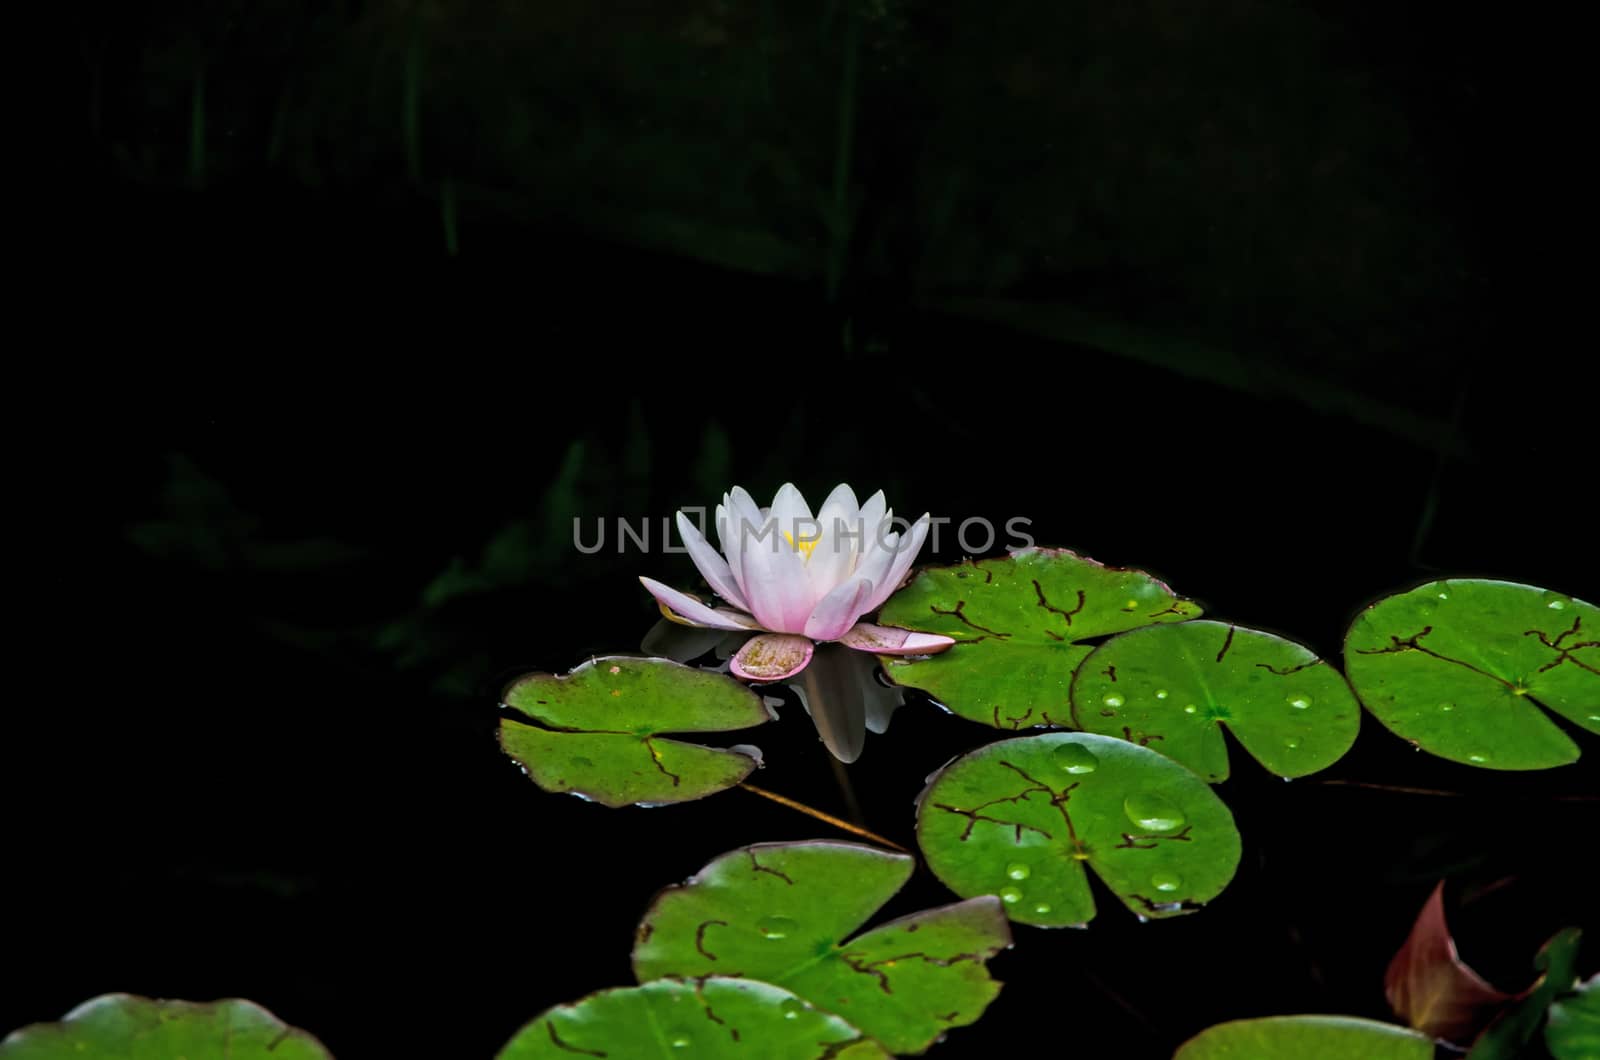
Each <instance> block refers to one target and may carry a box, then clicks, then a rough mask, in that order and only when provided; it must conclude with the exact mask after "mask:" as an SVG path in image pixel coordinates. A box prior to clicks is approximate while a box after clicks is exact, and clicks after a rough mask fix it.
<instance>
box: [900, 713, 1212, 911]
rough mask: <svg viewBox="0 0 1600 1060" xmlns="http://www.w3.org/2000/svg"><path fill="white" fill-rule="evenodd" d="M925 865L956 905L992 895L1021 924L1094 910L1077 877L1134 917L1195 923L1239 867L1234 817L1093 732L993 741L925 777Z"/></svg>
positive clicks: (1147, 753) (1183, 780)
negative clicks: (1098, 886)
mask: <svg viewBox="0 0 1600 1060" xmlns="http://www.w3.org/2000/svg"><path fill="white" fill-rule="evenodd" d="M917 840H918V842H919V843H920V844H921V846H922V852H923V854H924V855H925V856H926V857H927V860H928V867H929V868H930V869H932V870H933V872H934V875H936V876H938V877H939V878H940V879H941V880H943V881H944V882H945V884H946V885H948V886H949V887H950V889H951V890H953V891H955V892H956V893H957V894H959V895H962V896H966V897H970V896H973V895H979V894H995V895H999V897H1000V898H1001V899H1002V900H1003V901H1004V902H1005V903H1006V913H1007V914H1008V915H1009V916H1010V917H1011V919H1012V920H1015V921H1017V922H1019V923H1024V924H1037V925H1039V926H1041V927H1065V926H1069V925H1078V924H1083V923H1086V922H1088V921H1089V920H1090V919H1091V918H1092V917H1093V916H1094V913H1095V908H1094V898H1093V897H1092V895H1091V893H1090V891H1089V880H1088V876H1087V875H1086V873H1085V869H1091V870H1093V871H1094V874H1095V875H1096V876H1098V877H1100V880H1101V882H1103V883H1104V884H1105V885H1106V886H1107V887H1109V888H1110V889H1111V891H1112V892H1113V893H1114V894H1116V896H1117V897H1118V898H1120V899H1121V900H1122V902H1123V903H1124V904H1125V905H1127V906H1128V908H1129V909H1132V910H1133V911H1134V912H1135V913H1137V914H1139V916H1140V917H1143V918H1155V917H1169V916H1176V915H1178V914H1181V913H1187V912H1191V911H1193V910H1194V909H1196V908H1198V907H1199V906H1201V905H1203V904H1204V903H1206V902H1209V901H1210V900H1211V899H1213V898H1215V897H1216V896H1217V895H1218V894H1221V893H1222V889H1223V888H1224V887H1226V886H1227V885H1228V881H1229V880H1231V879H1233V873H1234V870H1235V869H1236V868H1237V867H1238V865H1239V832H1238V830H1237V829H1236V828H1235V827H1234V823H1233V814H1231V813H1230V812H1229V811H1228V808H1227V807H1226V806H1225V805H1223V803H1222V800H1221V799H1219V798H1217V796H1216V793H1215V792H1213V791H1212V790H1211V786H1210V785H1209V784H1207V783H1206V782H1205V781H1204V780H1202V779H1201V778H1200V777H1197V776H1196V775H1195V774H1193V773H1191V772H1190V771H1189V770H1188V769H1186V768H1184V767H1183V766H1181V765H1179V764H1178V763H1177V762H1174V761H1173V760H1172V759H1170V758H1166V757H1164V756H1163V755H1159V754H1157V753H1156V752H1154V751H1152V750H1149V749H1148V748H1145V747H1140V746H1139V745H1138V744H1135V743H1129V742H1128V741H1126V740H1119V739H1116V738H1114V737H1110V736H1099V735H1094V734H1091V733H1076V732H1074V733H1045V734H1041V735H1039V736H1024V737H1020V738H1017V739H1011V740H1001V741H999V742H998V743H992V744H989V745H988V746H987V747H983V748H980V749H978V750H976V751H973V752H972V753H970V754H967V755H964V756H962V757H961V758H958V759H956V760H955V761H954V762H951V763H950V764H949V765H947V766H945V767H944V768H943V769H941V770H940V771H939V772H937V773H935V774H934V775H933V776H932V777H931V778H930V779H929V782H928V786H927V788H925V789H924V790H923V792H922V795H921V796H920V797H919V799H918V805H917Z"/></svg>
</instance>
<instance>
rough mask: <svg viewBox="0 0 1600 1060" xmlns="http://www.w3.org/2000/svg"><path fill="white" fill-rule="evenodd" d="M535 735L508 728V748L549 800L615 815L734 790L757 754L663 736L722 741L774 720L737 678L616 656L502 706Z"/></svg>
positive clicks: (527, 680)
mask: <svg viewBox="0 0 1600 1060" xmlns="http://www.w3.org/2000/svg"><path fill="white" fill-rule="evenodd" d="M503 699H504V702H505V705H506V706H508V707H511V708H512V709H514V710H517V711H520V712H521V713H522V714H524V715H526V716H527V717H528V718H529V719H531V720H532V721H534V722H536V723H538V724H536V725H524V724H521V723H519V722H517V721H515V720H513V719H509V718H507V719H502V720H501V722H500V746H501V747H502V748H504V749H505V752H506V754H508V755H510V756H511V757H512V758H514V759H516V760H517V762H518V763H520V764H521V765H522V768H523V769H524V770H525V771H526V772H527V774H528V775H529V776H530V777H532V778H533V780H534V783H536V784H538V785H539V786H540V787H541V788H544V789H545V790H546V791H558V792H572V793H574V794H577V795H581V796H583V797H584V798H587V799H592V800H594V801H595V802H599V803H604V804H605V805H607V806H625V805H627V804H629V803H648V804H656V803H669V802H685V801H687V800H689V799H698V798H703V797H704V796H706V795H710V794H712V793H713V792H718V791H721V790H723V789H724V788H729V787H732V786H733V785H735V784H737V783H739V782H740V781H741V780H743V779H744V778H745V777H747V776H749V775H750V771H751V770H753V769H754V768H755V767H756V765H757V757H756V752H755V751H754V749H753V748H750V749H738V748H721V747H704V746H701V745H700V744H692V743H685V742H683V741H681V740H673V739H667V738H665V737H664V736H663V734H664V733H686V732H724V731H727V730H730V729H745V728H749V727H750V726H752V725H760V724H762V723H763V722H766V721H769V720H771V718H772V712H771V711H770V710H769V709H768V708H767V706H766V705H765V704H764V703H763V702H762V700H761V697H759V696H757V695H756V694H755V693H754V692H752V691H750V690H749V689H748V688H746V687H745V686H743V685H741V684H740V683H739V682H738V681H735V680H734V679H733V678H731V677H726V676H724V675H722V674H717V673H711V672H709V671H705V670H697V669H694V668H692V667H689V666H684V665H682V664H681V663H676V662H672V661H670V660H668V659H641V658H634V657H631V656H621V655H612V656H605V657H603V658H599V659H591V660H590V661H588V662H586V663H584V664H583V665H581V666H579V667H577V668H576V669H574V670H573V671H572V672H571V673H570V674H567V675H565V676H556V675H553V674H545V673H535V674H529V675H527V676H526V677H522V678H520V679H518V680H517V681H515V682H513V683H512V685H511V686H510V687H509V688H507V689H506V693H505V696H504V697H503Z"/></svg>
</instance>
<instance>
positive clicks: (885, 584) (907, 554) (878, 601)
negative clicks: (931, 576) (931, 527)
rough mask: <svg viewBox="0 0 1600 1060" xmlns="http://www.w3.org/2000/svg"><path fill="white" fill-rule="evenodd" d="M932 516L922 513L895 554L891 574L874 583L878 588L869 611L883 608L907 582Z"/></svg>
mask: <svg viewBox="0 0 1600 1060" xmlns="http://www.w3.org/2000/svg"><path fill="white" fill-rule="evenodd" d="M929 521H930V516H929V515H928V513H927V512H923V513H922V518H920V519H918V520H917V521H916V523H915V525H913V526H912V527H911V532H910V533H908V534H907V535H906V540H904V541H902V542H901V543H900V545H899V548H898V551H896V552H895V556H894V563H893V564H891V565H890V567H889V573H888V575H887V576H886V577H885V579H884V580H883V581H881V582H880V581H876V580H874V581H873V585H874V586H876V588H875V589H874V590H873V594H872V600H871V602H870V603H869V604H868V606H867V610H868V611H876V610H877V609H878V608H880V607H882V606H883V602H884V601H885V600H887V599H889V597H891V596H893V595H894V593H895V590H896V589H898V588H900V583H901V582H903V581H905V578H906V571H908V570H910V569H911V564H912V563H913V562H914V561H915V560H916V558H917V553H918V552H921V551H922V542H923V541H925V540H926V539H927V537H928V524H929Z"/></svg>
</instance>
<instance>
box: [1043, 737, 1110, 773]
mask: <svg viewBox="0 0 1600 1060" xmlns="http://www.w3.org/2000/svg"><path fill="white" fill-rule="evenodd" d="M1051 757H1052V758H1054V759H1055V761H1056V765H1058V766H1060V767H1061V768H1062V769H1064V770H1066V771H1067V772H1068V773H1093V772H1094V771H1095V770H1096V769H1097V768H1099V766H1100V760H1099V759H1098V758H1096V757H1095V756H1094V752H1093V751H1091V750H1089V749H1088V748H1087V747H1085V746H1083V744H1081V743H1064V744H1062V745H1061V746H1060V747H1057V748H1056V750H1055V754H1054V755H1052V756H1051Z"/></svg>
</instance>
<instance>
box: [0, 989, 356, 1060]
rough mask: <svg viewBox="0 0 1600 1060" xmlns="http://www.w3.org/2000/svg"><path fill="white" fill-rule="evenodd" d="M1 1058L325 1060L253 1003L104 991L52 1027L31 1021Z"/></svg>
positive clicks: (1, 1050)
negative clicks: (161, 998)
mask: <svg viewBox="0 0 1600 1060" xmlns="http://www.w3.org/2000/svg"><path fill="white" fill-rule="evenodd" d="M0 1057H4V1058H5V1060H66V1058H69V1057H103V1058H106V1060H110V1058H112V1057H115V1058H116V1060H174V1058H175V1057H187V1058H188V1060H213V1058H216V1060H222V1058H226V1060H331V1058H330V1056H329V1053H328V1051H327V1050H326V1049H324V1048H323V1047H322V1043H321V1042H319V1041H317V1040H316V1039H315V1038H313V1037H312V1036H311V1035H309V1034H307V1033H306V1032H305V1031H302V1030H297V1029H296V1028H294V1027H290V1026H289V1025H288V1024H286V1023H284V1022H283V1021H282V1020H280V1019H278V1018H277V1017H276V1016H274V1015H273V1014H272V1013H270V1012H268V1011H267V1010H266V1009H264V1008H262V1007H261V1006H260V1005H257V1004H255V1003H254V1002H252V1001H243V1000H240V999H238V998H229V999H227V1000H224V1001H213V1002H210V1003H206V1004H201V1003H198V1002H194V1001H156V1000H152V999H150V998H145V997H135V996H134V995H132V994H105V995H103V996H101V997H97V998H94V999H93V1000H90V1001H85V1002H84V1003H83V1004H81V1005H79V1006H78V1007H77V1008H75V1009H73V1010H72V1011H71V1012H69V1013H67V1015H66V1016H65V1017H63V1018H62V1020H61V1022H59V1023H36V1024H34V1025H33V1026H30V1027H23V1028H22V1029H21V1030H18V1031H14V1032H12V1033H11V1034H10V1035H9V1036H8V1037H7V1038H6V1039H5V1040H4V1041H3V1042H0Z"/></svg>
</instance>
